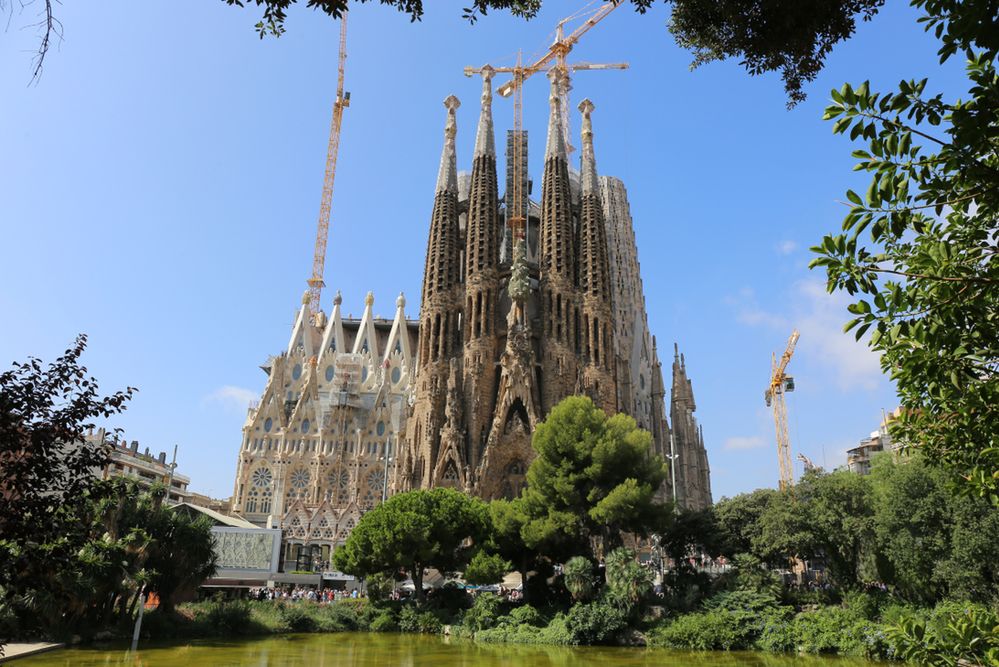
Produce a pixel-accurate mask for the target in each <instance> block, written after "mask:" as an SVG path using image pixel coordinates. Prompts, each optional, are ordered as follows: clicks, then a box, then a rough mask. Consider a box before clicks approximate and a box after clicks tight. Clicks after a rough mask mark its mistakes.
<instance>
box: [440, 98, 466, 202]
mask: <svg viewBox="0 0 999 667" xmlns="http://www.w3.org/2000/svg"><path fill="white" fill-rule="evenodd" d="M444 106H445V107H446V108H447V123H446V124H445V125H444V150H443V151H442V152H441V168H440V171H438V172H437V192H443V191H448V192H454V193H456V194H457V192H458V159H457V157H456V156H455V149H454V137H455V135H456V134H458V122H457V120H456V119H455V112H456V111H457V110H458V107H460V106H461V102H459V101H458V98H457V97H455V96H454V95H448V97H447V99H446V100H444Z"/></svg>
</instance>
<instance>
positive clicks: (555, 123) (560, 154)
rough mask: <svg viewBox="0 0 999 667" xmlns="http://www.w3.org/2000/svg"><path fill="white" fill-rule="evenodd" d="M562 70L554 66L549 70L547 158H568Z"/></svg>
mask: <svg viewBox="0 0 999 667" xmlns="http://www.w3.org/2000/svg"><path fill="white" fill-rule="evenodd" d="M562 76H563V75H562V70H560V69H559V68H557V67H553V68H552V69H551V70H549V72H548V79H549V80H550V81H551V82H552V83H551V94H550V96H549V98H548V105H549V107H550V115H549V116H548V144H547V145H546V147H545V160H546V161H547V160H549V159H551V158H553V157H556V158H561V159H563V160H565V159H566V155H567V153H566V148H565V130H564V129H563V128H562V98H561V96H560V94H559V93H560V92H561V86H562V85H563V82H562Z"/></svg>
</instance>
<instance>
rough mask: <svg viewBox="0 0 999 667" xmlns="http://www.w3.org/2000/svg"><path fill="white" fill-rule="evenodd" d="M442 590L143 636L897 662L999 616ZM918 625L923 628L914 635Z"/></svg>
mask: <svg viewBox="0 0 999 667" xmlns="http://www.w3.org/2000/svg"><path fill="white" fill-rule="evenodd" d="M455 593H457V591H455ZM445 597H447V598H448V599H446V600H441V601H439V602H437V603H434V602H433V601H431V602H429V603H427V604H426V605H424V606H422V607H421V606H417V605H415V604H413V603H407V602H389V601H382V602H371V601H368V600H342V601H339V602H334V603H329V604H318V603H314V602H309V601H298V602H287V601H262V602H257V601H245V600H229V601H221V600H219V601H207V602H199V603H191V604H186V605H182V606H181V607H180V608H179V609H178V610H177V612H176V613H173V614H170V613H165V612H160V611H153V612H151V613H150V614H149V615H148V616H147V617H146V619H145V621H144V623H143V633H142V634H143V637H144V639H151V640H156V641H167V640H185V639H200V638H204V639H207V638H215V637H229V638H231V637H249V636H261V635H272V634H285V633H308V632H317V633H335V632H409V633H424V634H444V635H448V636H450V637H455V638H462V639H468V640H473V641H476V642H483V643H516V644H541V645H563V646H574V645H618V646H648V647H651V648H666V649H676V650H698V651H704V650H710V651H742V650H748V651H760V652H765V653H774V654H828V655H840V656H854V657H864V658H869V659H874V660H901V659H905V658H911V659H919V658H920V654H919V646H918V645H914V643H913V641H912V640H913V639H914V636H911V635H913V633H916V634H919V637H920V642H919V644H921V646H922V649H923V650H925V651H929V650H930V649H933V648H934V647H936V646H937V645H939V644H941V643H944V642H951V643H953V642H954V641H955V640H956V639H957V638H956V637H955V636H954V635H955V633H958V634H959V633H960V624H961V623H962V622H964V623H968V622H974V623H978V624H979V625H980V626H982V627H989V628H995V627H996V625H997V624H999V615H997V613H996V611H995V610H990V609H988V608H987V607H985V606H982V605H978V604H972V603H956V602H944V603H941V604H939V605H937V606H936V607H934V608H919V607H913V606H907V605H903V604H900V603H898V602H897V601H894V600H892V599H891V598H890V597H888V596H885V595H873V594H869V593H857V594H853V595H847V596H846V597H845V599H844V600H843V601H842V602H840V603H838V604H828V605H816V604H805V605H803V606H802V607H798V608H796V607H795V606H791V605H786V604H780V602H779V601H777V600H774V599H769V598H767V597H766V596H764V595H760V594H758V593H752V592H748V591H732V592H726V593H723V594H720V595H716V596H714V597H713V598H710V599H709V600H708V601H707V602H706V603H705V605H703V607H702V608H701V609H700V610H699V611H696V612H691V613H687V614H678V615H672V616H665V617H661V618H656V617H655V615H654V614H646V615H645V616H643V617H642V618H639V619H634V620H629V617H628V615H627V614H626V613H625V612H624V611H622V610H621V609H620V608H618V607H616V606H614V605H613V604H610V603H608V602H606V601H602V600H597V601H592V602H580V603H576V604H574V605H571V606H569V607H568V608H565V607H561V608H557V607H551V608H544V609H536V608H534V607H532V606H530V605H527V604H519V605H518V604H512V603H509V602H506V601H504V600H503V599H502V598H500V597H498V596H495V595H480V596H479V597H477V598H475V600H474V601H473V602H471V604H470V605H468V604H466V602H467V601H462V600H461V598H460V597H459V596H457V595H449V596H445ZM652 611H653V612H655V611H657V610H655V609H653V610H652ZM914 627H915V628H919V630H915V631H913V630H912V628H914ZM907 629H908V630H907ZM907 632H908V634H907ZM987 641H992V642H993V644H992V646H993V649H994V651H995V653H994V654H993V655H995V656H999V636H997V635H996V634H995V631H994V630H993V634H992V635H991V639H989V638H987ZM982 664H989V663H988V662H985V663H982Z"/></svg>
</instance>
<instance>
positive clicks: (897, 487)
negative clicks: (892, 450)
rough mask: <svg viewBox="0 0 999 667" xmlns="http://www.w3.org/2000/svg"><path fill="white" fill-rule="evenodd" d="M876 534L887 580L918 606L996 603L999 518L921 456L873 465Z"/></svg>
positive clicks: (885, 459)
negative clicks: (960, 491) (941, 602)
mask: <svg viewBox="0 0 999 667" xmlns="http://www.w3.org/2000/svg"><path fill="white" fill-rule="evenodd" d="M871 480H872V483H873V487H874V494H875V499H876V500H875V508H876V509H875V515H874V521H875V531H876V535H877V543H878V550H879V556H880V557H879V570H880V574H881V578H882V580H883V581H885V582H888V583H891V584H893V585H894V587H895V589H896V591H897V592H898V594H900V595H901V596H903V597H905V598H906V599H909V600H912V601H914V602H920V603H925V604H932V603H934V602H937V601H938V600H940V599H941V598H944V597H953V598H957V599H967V600H974V601H980V602H990V603H994V602H995V601H996V600H997V599H999V565H997V563H999V517H997V514H999V513H997V512H996V510H995V509H994V508H993V507H992V506H991V504H990V503H988V502H987V501H985V500H984V499H981V498H973V497H967V496H964V495H960V494H957V493H955V491H954V489H953V487H952V485H951V484H949V483H948V479H947V476H946V474H945V473H944V472H943V471H940V470H937V469H934V468H932V467H930V466H929V465H927V464H926V462H925V461H923V460H922V458H921V457H918V456H917V457H913V458H911V459H909V460H907V461H905V462H903V463H899V464H896V463H893V462H892V461H891V459H890V457H888V456H883V457H879V459H878V460H876V461H875V465H874V467H873V470H872V473H871Z"/></svg>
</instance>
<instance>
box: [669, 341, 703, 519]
mask: <svg viewBox="0 0 999 667" xmlns="http://www.w3.org/2000/svg"><path fill="white" fill-rule="evenodd" d="M695 410H697V403H696V402H695V401H694V387H693V384H692V383H691V381H690V379H689V378H688V377H687V362H686V360H685V359H684V357H683V355H682V354H680V351H679V349H678V348H677V346H676V345H675V344H674V346H673V388H672V392H671V405H670V417H671V421H672V423H673V433H672V435H673V452H672V453H673V455H674V456H675V457H676V458H675V459H674V460H673V461H672V464H673V465H675V466H676V486H677V488H676V498H677V503H678V504H679V505H680V506H681V507H684V508H687V509H704V508H706V507H709V506H710V505H711V477H710V469H709V467H708V455H707V451H706V450H705V448H704V431H703V430H702V429H701V427H700V426H699V425H698V423H697V418H696V417H694V411H695Z"/></svg>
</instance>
